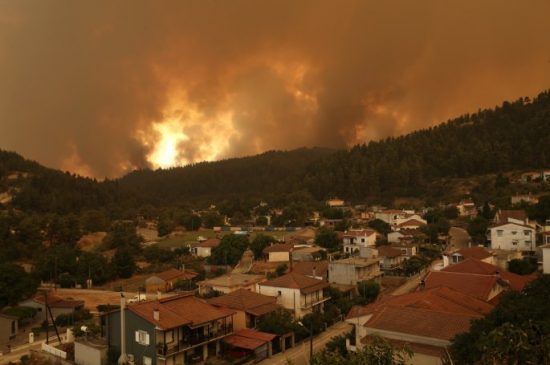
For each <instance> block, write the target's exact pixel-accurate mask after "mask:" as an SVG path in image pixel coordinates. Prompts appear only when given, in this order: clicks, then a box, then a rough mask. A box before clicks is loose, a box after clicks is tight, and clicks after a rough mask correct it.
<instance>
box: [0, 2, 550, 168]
mask: <svg viewBox="0 0 550 365" xmlns="http://www.w3.org/2000/svg"><path fill="white" fill-rule="evenodd" d="M549 14H550V2H548V1H543V0H533V1H530V2H528V3H526V2H518V1H512V0H509V1H503V0H498V1H497V0H492V1H482V2H478V1H462V0H460V1H459V0H453V1H443V2H442V1H436V0H432V1H408V0H401V1H366V0H357V1H353V0H345V1H319V0H311V1H308V0H301V1H294V0H289V1H281V0H274V1H255V0H249V1H239V0H233V1H212V0H197V1H194V0H189V1H135V0H127V1H107V0H106V1H16V0H7V1H2V2H0V148H3V149H10V150H16V151H18V152H20V153H22V154H24V155H25V156H27V157H30V158H33V159H37V160H38V161H40V162H42V163H45V164H47V165H49V166H52V167H58V168H62V169H68V170H71V171H75V172H79V173H82V174H86V175H90V176H96V177H104V176H108V177H114V176H119V175H121V174H123V173H124V172H126V171H128V170H131V169H134V168H138V167H146V166H153V167H155V166H166V165H170V164H185V163H189V162H194V161H200V160H204V159H220V158H225V157H231V156H242V155H246V154H254V153H258V152H262V151H265V150H268V149H290V148H296V147H300V146H314V145H316V146H329V147H346V146H350V145H352V144H355V143H361V142H366V141H369V140H372V139H379V138H383V137H386V136H391V135H398V134H402V133H405V132H408V131H411V130H414V129H417V128H420V127H426V126H430V125H433V124H435V123H439V122H442V121H445V120H446V119H447V118H450V117H453V116H456V115H459V114H461V113H465V112H473V111H476V110H477V109H478V108H479V107H493V106H494V105H496V104H498V103H500V102H501V101H502V100H505V99H514V98H516V97H519V96H524V95H528V96H533V95H535V94H536V93H537V92H538V91H541V90H543V89H546V88H548V87H549V86H550V62H549V61H550V42H549V41H548V35H549V34H550V21H549V20H548V19H549V18H548V16H549Z"/></svg>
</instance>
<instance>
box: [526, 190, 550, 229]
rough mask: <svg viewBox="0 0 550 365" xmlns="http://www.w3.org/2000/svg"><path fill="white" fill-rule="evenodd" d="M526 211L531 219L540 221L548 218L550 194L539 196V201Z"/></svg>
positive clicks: (549, 214) (549, 215) (542, 221)
mask: <svg viewBox="0 0 550 365" xmlns="http://www.w3.org/2000/svg"><path fill="white" fill-rule="evenodd" d="M528 212H529V217H530V218H531V219H535V220H537V221H538V222H540V223H544V222H546V220H547V219H550V195H544V196H541V197H540V198H539V202H538V203H537V204H534V205H532V206H531V207H530V208H529V209H528Z"/></svg>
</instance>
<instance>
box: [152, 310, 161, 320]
mask: <svg viewBox="0 0 550 365" xmlns="http://www.w3.org/2000/svg"><path fill="white" fill-rule="evenodd" d="M153 319H154V320H155V321H160V311H159V310H158V308H155V309H153Z"/></svg>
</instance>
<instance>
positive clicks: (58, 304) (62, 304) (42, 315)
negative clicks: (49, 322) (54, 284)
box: [18, 291, 84, 321]
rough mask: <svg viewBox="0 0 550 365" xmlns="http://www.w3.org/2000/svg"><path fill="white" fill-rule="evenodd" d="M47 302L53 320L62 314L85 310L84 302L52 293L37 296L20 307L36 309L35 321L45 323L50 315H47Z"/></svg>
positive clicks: (23, 302) (25, 301)
mask: <svg viewBox="0 0 550 365" xmlns="http://www.w3.org/2000/svg"><path fill="white" fill-rule="evenodd" d="M46 302H47V304H48V306H49V307H50V310H51V314H52V316H53V318H57V316H59V315H60V314H72V313H74V312H75V311H76V310H79V309H83V308H84V301H82V300H73V299H69V298H62V297H60V296H58V295H56V294H52V292H51V291H50V292H49V293H47V297H46V296H45V294H42V293H40V294H36V295H35V296H34V297H32V298H29V299H27V300H24V301H22V302H20V303H19V304H18V305H19V306H24V307H31V308H35V309H36V311H37V312H36V316H35V319H37V320H40V321H43V320H45V319H46V317H47V316H49V314H46Z"/></svg>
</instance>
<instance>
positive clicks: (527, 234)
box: [523, 230, 531, 236]
mask: <svg viewBox="0 0 550 365" xmlns="http://www.w3.org/2000/svg"><path fill="white" fill-rule="evenodd" d="M530 233H531V231H528V230H525V231H523V234H524V235H526V236H529V234H530Z"/></svg>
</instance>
